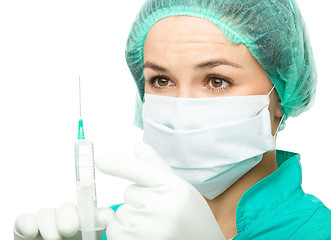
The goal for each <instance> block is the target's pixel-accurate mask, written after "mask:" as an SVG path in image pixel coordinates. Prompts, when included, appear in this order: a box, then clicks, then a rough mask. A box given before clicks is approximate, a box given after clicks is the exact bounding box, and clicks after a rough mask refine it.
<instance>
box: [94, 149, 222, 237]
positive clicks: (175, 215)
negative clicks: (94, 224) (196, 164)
mask: <svg viewBox="0 0 331 240" xmlns="http://www.w3.org/2000/svg"><path fill="white" fill-rule="evenodd" d="M169 151H171V149H169ZM135 156H136V158H129V157H123V156H121V157H119V156H118V157H115V156H114V157H104V158H101V159H98V160H97V161H96V166H97V168H98V169H99V170H100V171H102V172H104V173H106V174H109V175H112V176H118V177H121V178H125V179H128V180H131V181H133V182H135V184H132V185H129V186H128V187H127V188H126V190H125V192H124V196H123V197H124V202H125V204H124V205H122V206H121V207H120V208H119V209H118V210H117V212H116V214H115V215H114V217H113V219H112V220H110V223H109V225H108V226H107V230H106V234H107V238H108V240H124V239H125V240H188V239H189V240H203V239H208V240H223V239H225V238H224V236H223V233H222V231H221V229H220V227H219V225H218V223H217V221H216V219H215V217H214V215H213V213H212V211H211V209H210V208H209V206H208V204H207V202H206V201H205V199H204V198H203V197H202V195H201V194H200V193H199V192H198V191H197V190H196V189H195V188H194V187H193V186H192V185H191V184H189V183H188V182H186V181H184V180H182V179H181V178H179V177H178V176H177V175H176V174H175V173H174V172H173V170H172V169H171V167H170V166H169V165H168V164H167V163H166V162H165V161H164V160H163V159H162V158H161V157H160V156H159V155H158V154H157V153H156V151H155V150H154V149H153V148H152V147H150V146H149V145H147V144H144V143H142V144H141V145H138V146H137V148H136V151H135Z"/></svg>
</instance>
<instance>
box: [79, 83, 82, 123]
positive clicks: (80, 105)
mask: <svg viewBox="0 0 331 240" xmlns="http://www.w3.org/2000/svg"><path fill="white" fill-rule="evenodd" d="M79 117H80V118H82V97H81V93H80V76H79Z"/></svg>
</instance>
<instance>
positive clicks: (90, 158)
mask: <svg viewBox="0 0 331 240" xmlns="http://www.w3.org/2000/svg"><path fill="white" fill-rule="evenodd" d="M75 162H76V182H77V203H78V211H79V218H80V225H81V231H82V239H83V240H96V235H95V231H96V230H98V229H100V227H99V228H98V227H97V226H96V207H97V199H96V189H95V170H94V169H95V168H94V149H93V143H92V142H91V141H88V140H85V139H80V140H78V141H77V142H76V143H75Z"/></svg>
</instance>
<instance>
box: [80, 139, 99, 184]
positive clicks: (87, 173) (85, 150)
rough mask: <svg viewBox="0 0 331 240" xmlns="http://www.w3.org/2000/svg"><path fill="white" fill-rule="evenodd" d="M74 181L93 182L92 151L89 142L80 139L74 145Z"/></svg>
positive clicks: (91, 144)
mask: <svg viewBox="0 0 331 240" xmlns="http://www.w3.org/2000/svg"><path fill="white" fill-rule="evenodd" d="M75 160H76V180H77V182H80V181H93V180H95V170H94V149H93V143H92V142H91V141H88V140H85V139H82V140H78V141H77V142H76V143H75Z"/></svg>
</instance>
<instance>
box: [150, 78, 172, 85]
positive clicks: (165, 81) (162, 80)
mask: <svg viewBox="0 0 331 240" xmlns="http://www.w3.org/2000/svg"><path fill="white" fill-rule="evenodd" d="M169 82H170V81H169V80H168V79H165V78H162V77H159V78H156V79H154V84H156V86H158V87H165V86H168V84H169Z"/></svg>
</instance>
